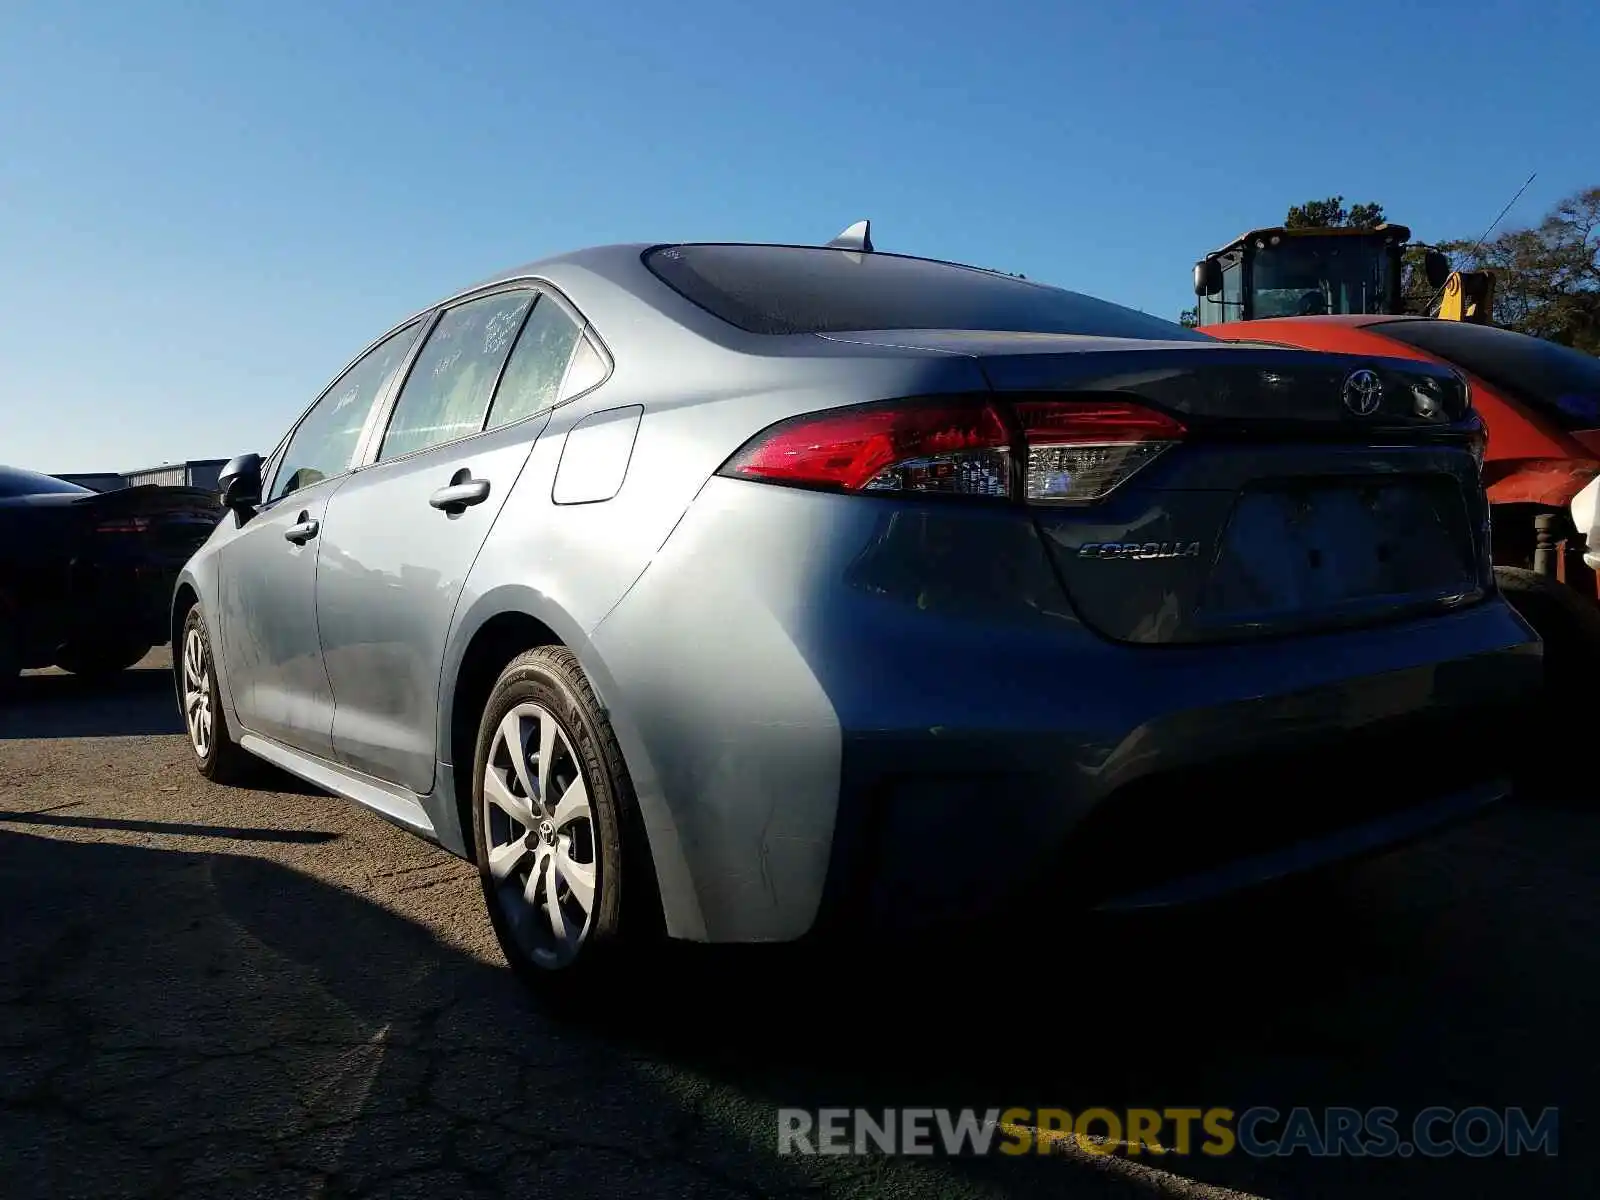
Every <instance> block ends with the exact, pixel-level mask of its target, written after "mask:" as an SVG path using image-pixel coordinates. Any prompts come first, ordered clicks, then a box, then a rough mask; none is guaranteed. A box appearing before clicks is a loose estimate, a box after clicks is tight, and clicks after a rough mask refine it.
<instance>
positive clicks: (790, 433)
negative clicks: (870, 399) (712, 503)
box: [721, 403, 1011, 497]
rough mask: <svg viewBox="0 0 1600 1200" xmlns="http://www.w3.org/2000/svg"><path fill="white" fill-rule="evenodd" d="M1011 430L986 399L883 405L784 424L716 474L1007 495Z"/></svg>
mask: <svg viewBox="0 0 1600 1200" xmlns="http://www.w3.org/2000/svg"><path fill="white" fill-rule="evenodd" d="M1010 447H1011V435H1010V433H1008V432H1007V430H1006V427H1005V425H1003V424H1002V423H1001V421H1000V417H999V414H997V413H996V412H995V411H994V409H993V408H991V407H990V406H989V405H987V404H938V403H934V404H928V403H922V404H917V403H910V404H889V405H866V406H862V407H858V408H842V409H833V410H831V411H828V412H821V413H814V414H810V415H808V416H804V417H797V418H795V419H794V420H790V421H784V422H782V423H780V424H778V425H774V426H773V427H772V428H770V429H768V430H766V431H765V432H764V433H762V434H760V435H759V436H758V437H756V438H755V440H754V441H752V442H750V443H749V444H747V445H746V446H745V447H744V448H743V449H741V450H740V451H739V452H738V453H737V454H735V455H734V456H733V457H732V458H731V459H729V460H728V462H727V463H726V464H725V465H724V466H723V468H722V471H721V474H723V475H731V476H733V477H734V478H736V479H759V480H764V481H766V482H769V483H789V484H798V485H801V486H807V487H822V488H829V489H837V490H839V491H845V492H912V493H917V492H921V493H943V494H946V495H974V496H1002V497H1003V496H1008V495H1010V492H1011V487H1010V464H1009V451H1010Z"/></svg>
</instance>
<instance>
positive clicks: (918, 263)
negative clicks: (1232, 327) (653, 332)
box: [644, 243, 1212, 341]
mask: <svg viewBox="0 0 1600 1200" xmlns="http://www.w3.org/2000/svg"><path fill="white" fill-rule="evenodd" d="M644 262H645V265H646V266H647V267H649V268H650V270H651V271H652V272H653V273H654V274H655V275H656V276H657V277H658V278H659V279H661V280H662V281H663V282H664V283H666V284H667V285H668V286H669V287H671V288H672V289H673V290H674V291H676V292H678V293H679V294H680V295H682V296H684V297H685V298H687V299H689V300H691V301H693V302H694V303H695V304H698V305H699V306H700V307H701V308H704V309H706V310H707V311H708V312H710V313H712V314H713V315H715V316H717V317H719V318H721V319H722V320H724V321H726V322H728V324H730V325H734V326H737V327H738V328H740V329H744V330H747V331H749V332H751V333H770V334H794V333H843V332H846V331H850V330H868V329H976V330H993V331H996V332H999V331H1005V332H1015V333H1076V334H1087V335H1090V336H1094V337H1122V338H1144V339H1159V340H1163V341H1173V340H1182V341H1211V340H1212V339H1211V337H1210V336H1209V335H1207V334H1203V333H1196V332H1195V331H1194V330H1191V329H1188V328H1185V327H1184V326H1182V325H1179V324H1177V323H1176V322H1174V321H1165V320H1162V319H1161V318H1159V317H1152V316H1149V315H1148V314H1146V313H1142V312H1138V311H1136V310H1135V309H1131V308H1123V307H1122V306H1121V305H1118V304H1110V303H1108V302H1106V301H1104V300H1096V299H1094V298H1093V297H1091V296H1084V295H1081V294H1079V293H1077V292H1069V291H1065V290H1063V289H1061V288H1056V287H1050V286H1048V285H1046V284H1042V283H1035V282H1034V281H1032V280H1028V279H1022V278H1019V277H1017V276H1013V275H1003V274H1001V273H999V272H996V271H985V270H980V269H979V268H977V267H964V266H959V265H957V264H955V263H945V262H936V261H934V260H931V259H926V258H909V257H905V256H903V255H898V254H883V253H880V252H877V251H873V252H858V251H853V250H835V249H831V248H825V247H818V246H757V245H724V244H706V243H702V244H696V245H678V246H657V247H655V248H654V249H652V250H648V251H646V252H645V255H644Z"/></svg>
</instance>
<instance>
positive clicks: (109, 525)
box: [94, 517, 150, 533]
mask: <svg viewBox="0 0 1600 1200" xmlns="http://www.w3.org/2000/svg"><path fill="white" fill-rule="evenodd" d="M149 528H150V518H148V517H114V518H112V519H110V520H107V521H101V522H100V523H99V524H98V525H96V526H95V527H94V531H95V532H96V533H143V532H144V531H145V530H147V529H149Z"/></svg>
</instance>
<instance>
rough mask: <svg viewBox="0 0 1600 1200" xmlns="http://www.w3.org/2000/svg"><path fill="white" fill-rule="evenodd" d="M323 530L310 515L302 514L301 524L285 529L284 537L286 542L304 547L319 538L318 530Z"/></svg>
mask: <svg viewBox="0 0 1600 1200" xmlns="http://www.w3.org/2000/svg"><path fill="white" fill-rule="evenodd" d="M321 528H322V526H321V525H320V524H319V523H318V522H316V521H314V520H312V519H311V515H310V514H309V513H301V514H300V520H299V522H298V523H297V524H294V525H291V526H289V528H287V529H285V530H284V531H283V536H284V539H285V540H286V541H290V542H293V543H294V544H295V545H296V546H304V545H305V544H306V543H307V542H309V541H310V540H311V539H312V538H314V537H316V536H317V530H319V529H321Z"/></svg>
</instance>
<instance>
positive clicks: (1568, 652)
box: [1494, 567, 1600, 799]
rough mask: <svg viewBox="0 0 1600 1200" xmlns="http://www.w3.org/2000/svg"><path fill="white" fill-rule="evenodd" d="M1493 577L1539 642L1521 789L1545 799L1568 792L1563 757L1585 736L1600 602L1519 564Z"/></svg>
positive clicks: (1599, 660) (1597, 675)
mask: <svg viewBox="0 0 1600 1200" xmlns="http://www.w3.org/2000/svg"><path fill="white" fill-rule="evenodd" d="M1494 574H1495V581H1496V582H1497V583H1498V584H1499V586H1500V591H1501V593H1502V594H1503V595H1504V596H1505V598H1506V600H1507V601H1508V602H1509V603H1510V604H1511V607H1512V608H1514V609H1516V610H1517V613H1518V614H1519V615H1520V616H1521V617H1522V619H1523V620H1525V621H1527V623H1528V624H1529V625H1532V626H1533V630H1534V632H1535V633H1537V634H1538V635H1539V637H1540V639H1541V640H1542V641H1543V642H1544V694H1543V695H1542V696H1541V697H1540V699H1539V704H1538V711H1537V713H1536V717H1535V720H1536V724H1535V726H1534V729H1535V736H1534V737H1532V738H1530V741H1529V746H1528V751H1527V755H1526V757H1525V759H1524V762H1525V763H1526V774H1525V778H1524V779H1523V781H1522V783H1523V787H1522V788H1521V789H1519V790H1522V791H1524V792H1527V793H1532V794H1536V795H1538V796H1539V797H1541V798H1545V799H1549V798H1553V797H1556V796H1557V795H1558V794H1560V793H1564V792H1567V791H1569V790H1570V787H1571V785H1570V782H1564V780H1570V771H1569V770H1568V755H1569V754H1570V753H1571V752H1572V748H1573V747H1574V745H1576V744H1578V743H1579V740H1580V739H1583V738H1585V737H1586V736H1587V728H1586V721H1585V717H1584V714H1585V711H1586V708H1587V704H1588V702H1589V701H1588V697H1589V695H1590V694H1591V693H1592V691H1593V688H1594V686H1595V683H1596V681H1597V680H1600V605H1597V604H1596V603H1595V602H1594V601H1593V600H1590V599H1588V598H1587V597H1585V596H1583V595H1581V594H1580V593H1578V592H1576V591H1574V590H1573V589H1572V588H1570V587H1568V586H1566V585H1565V584H1563V583H1559V582H1557V581H1556V580H1554V579H1549V578H1547V577H1545V576H1543V575H1536V574H1534V573H1533V572H1532V571H1528V570H1524V569H1523V568H1521V567H1496V568H1495V569H1494Z"/></svg>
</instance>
